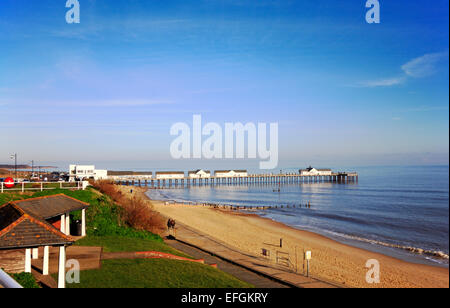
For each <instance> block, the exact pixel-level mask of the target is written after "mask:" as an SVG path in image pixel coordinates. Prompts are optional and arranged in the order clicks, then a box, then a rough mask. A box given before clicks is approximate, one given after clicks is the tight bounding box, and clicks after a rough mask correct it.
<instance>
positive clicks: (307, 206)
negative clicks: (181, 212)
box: [162, 200, 312, 211]
mask: <svg viewBox="0 0 450 308" xmlns="http://www.w3.org/2000/svg"><path fill="white" fill-rule="evenodd" d="M162 202H164V203H165V204H166V205H171V204H183V205H190V206H197V207H209V208H215V209H224V210H230V211H266V210H271V209H295V208H298V209H301V208H305V209H310V208H312V205H311V202H310V201H308V202H306V203H304V204H302V203H299V204H281V205H270V206H268V205H264V206H263V205H230V204H221V203H210V202H193V201H175V200H166V201H162Z"/></svg>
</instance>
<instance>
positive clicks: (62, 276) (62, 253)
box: [58, 246, 66, 289]
mask: <svg viewBox="0 0 450 308" xmlns="http://www.w3.org/2000/svg"><path fill="white" fill-rule="evenodd" d="M65 287H66V247H65V246H61V247H59V268H58V288H59V289H64V288H65Z"/></svg>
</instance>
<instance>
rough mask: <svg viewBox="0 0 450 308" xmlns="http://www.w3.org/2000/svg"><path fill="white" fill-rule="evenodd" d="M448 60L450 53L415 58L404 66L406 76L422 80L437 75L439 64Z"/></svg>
mask: <svg viewBox="0 0 450 308" xmlns="http://www.w3.org/2000/svg"><path fill="white" fill-rule="evenodd" d="M446 58H448V51H446V52H438V53H430V54H426V55H423V56H421V57H418V58H415V59H413V60H411V61H409V62H408V63H406V64H404V65H402V70H403V71H404V72H405V74H406V75H408V76H411V77H414V78H422V77H426V76H430V75H433V74H434V73H436V71H437V68H438V65H439V63H441V62H442V61H443V60H445V59H446Z"/></svg>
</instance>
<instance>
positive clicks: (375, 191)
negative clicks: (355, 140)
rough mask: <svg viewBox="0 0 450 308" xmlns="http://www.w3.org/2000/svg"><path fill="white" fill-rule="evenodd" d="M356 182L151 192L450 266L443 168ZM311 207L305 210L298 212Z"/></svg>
mask: <svg viewBox="0 0 450 308" xmlns="http://www.w3.org/2000/svg"><path fill="white" fill-rule="evenodd" d="M356 171H358V172H359V182H358V183H355V184H332V183H312V184H284V185H281V189H280V192H278V184H273V185H257V184H250V185H217V186H214V187H209V186H203V187H191V188H189V189H187V188H172V189H164V190H151V191H149V196H150V197H151V198H154V199H170V200H185V201H199V202H213V203H221V204H230V205H231V204H233V205H241V206H242V205H243V206H254V205H268V206H273V205H294V204H295V205H297V207H296V208H290V209H288V208H284V209H280V208H279V209H271V210H267V211H263V212H259V215H261V216H263V217H267V218H270V219H273V220H276V221H279V222H282V223H285V224H287V225H290V226H292V227H295V228H298V229H303V230H309V231H313V232H316V233H320V234H322V235H325V236H327V237H330V238H333V239H335V240H338V241H340V242H343V243H346V244H350V245H353V246H358V247H362V248H365V249H368V250H372V251H375V252H381V253H384V254H387V255H390V256H394V257H397V258H400V259H403V260H407V261H412V262H416V263H425V264H434V265H440V266H444V267H448V263H449V260H448V254H449V199H448V198H449V167H448V166H426V167H418V166H415V167H364V168H356ZM308 202H310V203H311V209H309V208H308V209H307V208H305V207H302V208H298V205H299V204H305V203H308Z"/></svg>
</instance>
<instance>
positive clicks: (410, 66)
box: [357, 51, 448, 88]
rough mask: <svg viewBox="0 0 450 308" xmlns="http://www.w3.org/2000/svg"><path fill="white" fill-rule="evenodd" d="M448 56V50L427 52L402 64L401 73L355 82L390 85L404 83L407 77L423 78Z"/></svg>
mask: <svg viewBox="0 0 450 308" xmlns="http://www.w3.org/2000/svg"><path fill="white" fill-rule="evenodd" d="M447 58H448V51H445V52H437V53H429V54H425V55H423V56H421V57H417V58H414V59H412V60H411V61H409V62H407V63H405V64H403V65H402V66H401V70H402V71H403V72H402V74H401V75H399V76H397V77H391V78H384V79H379V80H368V81H362V82H359V83H357V86H358V87H367V88H374V87H392V86H396V85H400V84H403V83H405V82H406V81H407V80H408V78H424V77H428V76H431V75H433V74H435V73H436V72H437V70H438V68H439V65H440V64H441V63H442V62H443V61H444V60H445V59H447Z"/></svg>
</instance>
